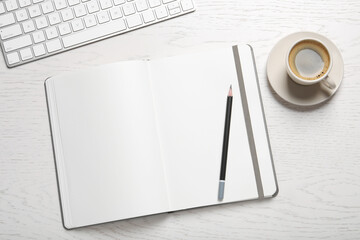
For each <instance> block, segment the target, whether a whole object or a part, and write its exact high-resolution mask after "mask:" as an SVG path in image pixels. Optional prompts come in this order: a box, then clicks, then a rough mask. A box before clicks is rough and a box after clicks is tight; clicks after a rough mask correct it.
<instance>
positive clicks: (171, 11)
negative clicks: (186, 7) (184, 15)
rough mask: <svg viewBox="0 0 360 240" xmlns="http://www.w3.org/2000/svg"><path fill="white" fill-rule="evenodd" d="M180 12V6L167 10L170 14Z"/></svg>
mask: <svg viewBox="0 0 360 240" xmlns="http://www.w3.org/2000/svg"><path fill="white" fill-rule="evenodd" d="M180 12H181V10H180V8H173V9H170V10H169V13H170V15H176V14H179V13H180Z"/></svg>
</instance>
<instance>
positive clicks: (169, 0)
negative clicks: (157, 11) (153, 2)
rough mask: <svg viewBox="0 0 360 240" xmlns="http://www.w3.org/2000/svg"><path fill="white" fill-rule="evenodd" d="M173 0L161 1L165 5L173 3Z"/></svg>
mask: <svg viewBox="0 0 360 240" xmlns="http://www.w3.org/2000/svg"><path fill="white" fill-rule="evenodd" d="M173 1H175V0H163V3H164V4H166V3H169V2H173Z"/></svg>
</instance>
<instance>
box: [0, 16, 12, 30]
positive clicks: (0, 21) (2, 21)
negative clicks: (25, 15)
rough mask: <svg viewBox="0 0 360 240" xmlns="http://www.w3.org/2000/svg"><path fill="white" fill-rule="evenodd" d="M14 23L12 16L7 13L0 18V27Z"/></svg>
mask: <svg viewBox="0 0 360 240" xmlns="http://www.w3.org/2000/svg"><path fill="white" fill-rule="evenodd" d="M13 23H15V18H14V14H12V13H8V14H4V15H1V16H0V27H5V26H7V25H10V24H13Z"/></svg>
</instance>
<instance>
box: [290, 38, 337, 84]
mask: <svg viewBox="0 0 360 240" xmlns="http://www.w3.org/2000/svg"><path fill="white" fill-rule="evenodd" d="M304 49H311V50H313V51H315V52H316V53H318V54H319V55H320V57H321V59H322V61H323V62H324V66H323V69H322V70H321V71H320V72H319V73H318V74H317V75H315V76H312V77H309V76H302V75H301V74H300V73H299V71H298V69H297V67H296V64H295V59H296V56H297V54H298V53H299V52H300V51H301V50H304ZM289 65H290V69H291V71H292V72H293V73H294V74H295V75H296V76H297V77H299V78H301V79H304V80H316V79H319V78H321V77H322V76H324V75H325V74H326V72H327V70H328V69H329V66H330V54H329V52H328V51H327V49H326V48H325V47H324V46H323V45H322V44H321V43H319V42H317V41H314V40H304V41H301V42H299V43H297V44H296V45H295V46H294V47H293V48H292V49H291V50H290V53H289Z"/></svg>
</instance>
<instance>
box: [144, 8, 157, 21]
mask: <svg viewBox="0 0 360 240" xmlns="http://www.w3.org/2000/svg"><path fill="white" fill-rule="evenodd" d="M142 15H143V18H144V22H145V23H149V22H152V21H154V20H155V16H154V13H153V11H152V10H148V11H145V12H143V13H142Z"/></svg>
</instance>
